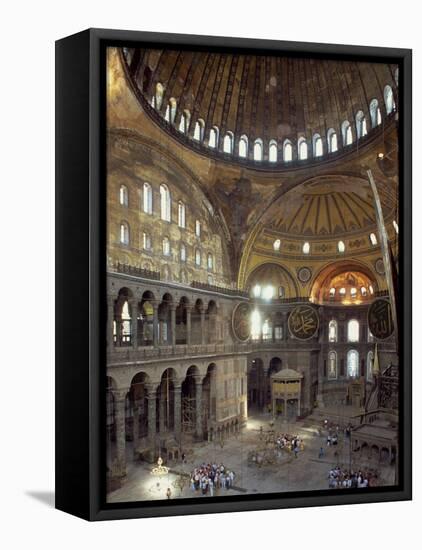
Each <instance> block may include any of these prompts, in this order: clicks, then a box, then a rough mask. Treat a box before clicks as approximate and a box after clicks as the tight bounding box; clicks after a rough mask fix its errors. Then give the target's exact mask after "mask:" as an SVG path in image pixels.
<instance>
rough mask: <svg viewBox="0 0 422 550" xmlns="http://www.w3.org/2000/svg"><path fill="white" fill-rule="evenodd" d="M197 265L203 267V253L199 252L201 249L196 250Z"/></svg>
mask: <svg viewBox="0 0 422 550" xmlns="http://www.w3.org/2000/svg"><path fill="white" fill-rule="evenodd" d="M195 263H196V265H198V266H200V265H201V251H200V250H199V248H197V249H196V250H195Z"/></svg>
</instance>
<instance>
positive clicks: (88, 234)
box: [56, 29, 412, 520]
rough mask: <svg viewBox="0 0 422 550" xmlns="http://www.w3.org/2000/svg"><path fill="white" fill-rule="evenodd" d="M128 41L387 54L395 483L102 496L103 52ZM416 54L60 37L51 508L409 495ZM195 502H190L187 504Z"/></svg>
mask: <svg viewBox="0 0 422 550" xmlns="http://www.w3.org/2000/svg"><path fill="white" fill-rule="evenodd" d="M128 44H136V45H140V44H143V45H145V44H147V45H149V46H151V45H161V46H166V47H171V46H174V47H195V48H204V49H207V48H217V49H218V48H225V49H228V48H229V49H236V50H242V51H243V52H255V53H256V52H258V51H259V52H261V53H262V52H272V53H275V52H279V53H280V54H289V53H290V54H295V55H299V56H313V57H322V58H328V57H329V58H330V59H333V58H335V59H360V60H366V61H385V62H391V63H396V64H398V65H399V75H400V90H401V93H400V105H399V112H400V123H399V138H400V148H399V149H400V163H399V164H400V182H401V186H400V201H399V202H400V205H399V208H400V220H401V226H400V235H399V246H400V265H399V271H400V279H401V284H400V288H399V300H398V302H399V303H398V317H399V319H400V325H399V341H400V360H401V365H403V367H404V368H403V369H402V371H401V376H402V378H401V389H400V391H401V396H400V397H401V399H400V402H401V411H400V413H401V414H400V430H399V433H400V449H401V460H400V464H399V468H400V484H399V485H398V486H397V487H385V488H383V487H380V488H373V489H371V490H368V491H364V492H362V491H357V490H350V491H347V492H340V493H339V492H333V491H329V490H327V491H312V493H308V494H306V495H304V494H303V493H291V492H289V493H286V494H285V495H282V496H280V495H278V494H275V495H271V494H270V495H269V494H263V495H256V496H252V495H245V496H239V497H236V498H230V499H227V498H226V499H224V498H214V499H212V500H210V499H197V500H195V499H188V500H172V501H154V502H142V503H140V502H136V503H125V504H114V505H111V504H106V503H105V464H104V448H105V441H104V436H103V434H104V429H103V427H104V417H105V415H104V412H105V403H104V399H103V396H104V391H105V375H104V369H105V364H106V361H105V353H106V350H105V344H104V343H105V331H106V325H105V319H106V306H105V300H104V299H103V296H105V292H106V291H105V284H106V283H105V276H106V273H105V269H104V266H105V260H104V258H105V221H106V220H105V162H104V140H105V126H104V110H105V93H104V90H105V62H104V59H105V48H106V47H107V46H112V45H114V46H116V45H117V46H118V45H122V46H123V45H125V46H127V45H128ZM411 90H412V52H411V50H409V49H395V48H379V47H363V46H347V45H333V44H312V43H303V42H282V41H274V40H252V39H242V38H228V37H209V36H190V35H180V34H164V33H149V32H134V31H121V30H106V29H89V30H85V31H83V32H81V33H78V34H75V35H73V36H70V37H67V38H64V39H62V40H59V41H57V42H56V508H58V509H59V510H63V511H65V512H68V513H70V514H74V515H76V516H79V517H81V518H84V519H86V520H108V519H123V518H141V517H152V516H172V515H182V514H204V513H216V512H231V511H245V510H263V509H274V508H292V507H305V506H325V505H337V504H355V503H364V502H366V503H369V502H384V501H398V500H409V499H411V498H412V462H411V457H412V440H411V431H412V417H411V410H412V391H411V390H412V386H411V384H412V375H411V364H412V351H411V350H412V347H411V344H412V342H411V334H412V281H411V271H412V257H411V249H412V234H411V227H412V222H411V200H412V198H411V195H412V191H411V177H412V173H411V166H412V95H411V94H412V91H411ZM191 500H192V501H194V502H192V501H191Z"/></svg>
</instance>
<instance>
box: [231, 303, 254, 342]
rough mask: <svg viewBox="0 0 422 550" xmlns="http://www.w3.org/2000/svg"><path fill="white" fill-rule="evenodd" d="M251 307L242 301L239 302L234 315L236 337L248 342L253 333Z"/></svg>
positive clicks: (233, 323)
mask: <svg viewBox="0 0 422 550" xmlns="http://www.w3.org/2000/svg"><path fill="white" fill-rule="evenodd" d="M250 319H251V308H250V305H249V304H247V303H245V302H242V303H240V304H238V305H237V306H236V307H235V309H234V311H233V316H232V328H233V333H234V335H235V337H236V338H237V339H238V340H240V341H241V342H246V341H247V340H248V339H249V337H250V335H251V321H250Z"/></svg>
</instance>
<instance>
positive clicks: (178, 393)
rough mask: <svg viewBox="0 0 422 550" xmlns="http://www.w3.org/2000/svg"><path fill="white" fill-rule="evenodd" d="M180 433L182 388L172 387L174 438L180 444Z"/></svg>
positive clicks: (178, 386) (179, 386)
mask: <svg viewBox="0 0 422 550" xmlns="http://www.w3.org/2000/svg"><path fill="white" fill-rule="evenodd" d="M181 433H182V386H181V385H177V386H176V385H174V436H175V438H176V441H177V442H178V443H179V444H180V443H181Z"/></svg>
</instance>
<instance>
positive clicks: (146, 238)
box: [142, 232, 152, 250]
mask: <svg viewBox="0 0 422 550" xmlns="http://www.w3.org/2000/svg"><path fill="white" fill-rule="evenodd" d="M142 248H143V249H144V250H151V248H152V247H151V235H149V234H148V233H145V232H144V233H142Z"/></svg>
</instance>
